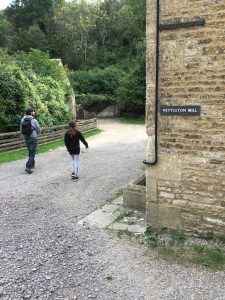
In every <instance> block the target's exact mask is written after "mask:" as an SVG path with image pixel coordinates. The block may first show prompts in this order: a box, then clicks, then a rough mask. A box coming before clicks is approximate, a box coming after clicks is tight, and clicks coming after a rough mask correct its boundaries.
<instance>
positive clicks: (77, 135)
mask: <svg viewBox="0 0 225 300" xmlns="http://www.w3.org/2000/svg"><path fill="white" fill-rule="evenodd" d="M80 141H81V142H82V143H83V144H84V145H85V147H86V148H88V143H87V141H86V140H85V138H84V137H83V135H82V133H81V132H80V131H79V130H77V129H76V122H75V121H70V122H69V130H67V132H66V133H65V136H64V142H65V145H66V148H67V150H68V151H69V154H70V155H71V158H72V175H71V178H72V179H75V180H78V163H79V154H80Z"/></svg>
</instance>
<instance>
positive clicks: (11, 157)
mask: <svg viewBox="0 0 225 300" xmlns="http://www.w3.org/2000/svg"><path fill="white" fill-rule="evenodd" d="M101 132H102V130H101V129H98V128H97V129H95V130H92V131H89V132H85V133H84V137H85V138H89V137H91V136H94V135H96V134H99V133H101ZM63 146H64V141H63V140H58V141H55V142H51V143H48V144H44V145H38V147H37V154H40V153H45V152H47V151H49V150H54V149H57V148H59V147H63ZM26 157H27V150H26V149H21V150H13V151H9V152H5V153H0V164H3V163H7V162H11V161H15V160H18V159H22V158H26Z"/></svg>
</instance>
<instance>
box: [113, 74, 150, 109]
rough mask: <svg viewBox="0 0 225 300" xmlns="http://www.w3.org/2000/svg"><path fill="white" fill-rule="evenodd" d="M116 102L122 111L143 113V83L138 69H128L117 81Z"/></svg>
mask: <svg viewBox="0 0 225 300" xmlns="http://www.w3.org/2000/svg"><path fill="white" fill-rule="evenodd" d="M116 96H117V102H118V104H119V107H120V109H121V110H122V111H128V112H138V113H143V112H144V110H145V85H143V84H142V83H141V79H140V76H139V72H138V70H135V69H134V70H130V71H129V72H128V73H127V74H126V75H125V76H124V77H123V78H121V79H120V81H119V86H118V88H117V90H116Z"/></svg>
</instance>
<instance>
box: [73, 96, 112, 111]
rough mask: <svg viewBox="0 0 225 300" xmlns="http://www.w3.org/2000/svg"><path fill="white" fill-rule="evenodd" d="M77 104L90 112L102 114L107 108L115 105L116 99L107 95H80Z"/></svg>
mask: <svg viewBox="0 0 225 300" xmlns="http://www.w3.org/2000/svg"><path fill="white" fill-rule="evenodd" d="M76 101H77V104H82V107H83V108H84V109H86V110H88V111H90V112H100V111H102V110H103V109H105V108H106V107H107V106H109V105H111V104H114V103H115V99H114V98H112V97H110V96H107V95H94V94H80V95H77V96H76Z"/></svg>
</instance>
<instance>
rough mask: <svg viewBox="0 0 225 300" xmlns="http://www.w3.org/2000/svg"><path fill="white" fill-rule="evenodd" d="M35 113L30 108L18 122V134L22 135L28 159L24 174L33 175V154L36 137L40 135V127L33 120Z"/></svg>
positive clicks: (34, 152)
mask: <svg viewBox="0 0 225 300" xmlns="http://www.w3.org/2000/svg"><path fill="white" fill-rule="evenodd" d="M34 116H35V111H34V109H32V108H28V109H27V110H26V112H25V116H24V117H23V118H22V120H21V122H20V132H21V133H22V134H23V136H24V139H25V142H26V145H27V149H28V153H29V158H28V161H27V163H26V169H25V172H27V173H28V174H31V173H33V170H32V169H33V168H34V167H35V160H34V158H35V154H36V148H37V136H38V134H39V133H41V127H40V125H39V123H38V121H37V120H36V119H35V118H34Z"/></svg>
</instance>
